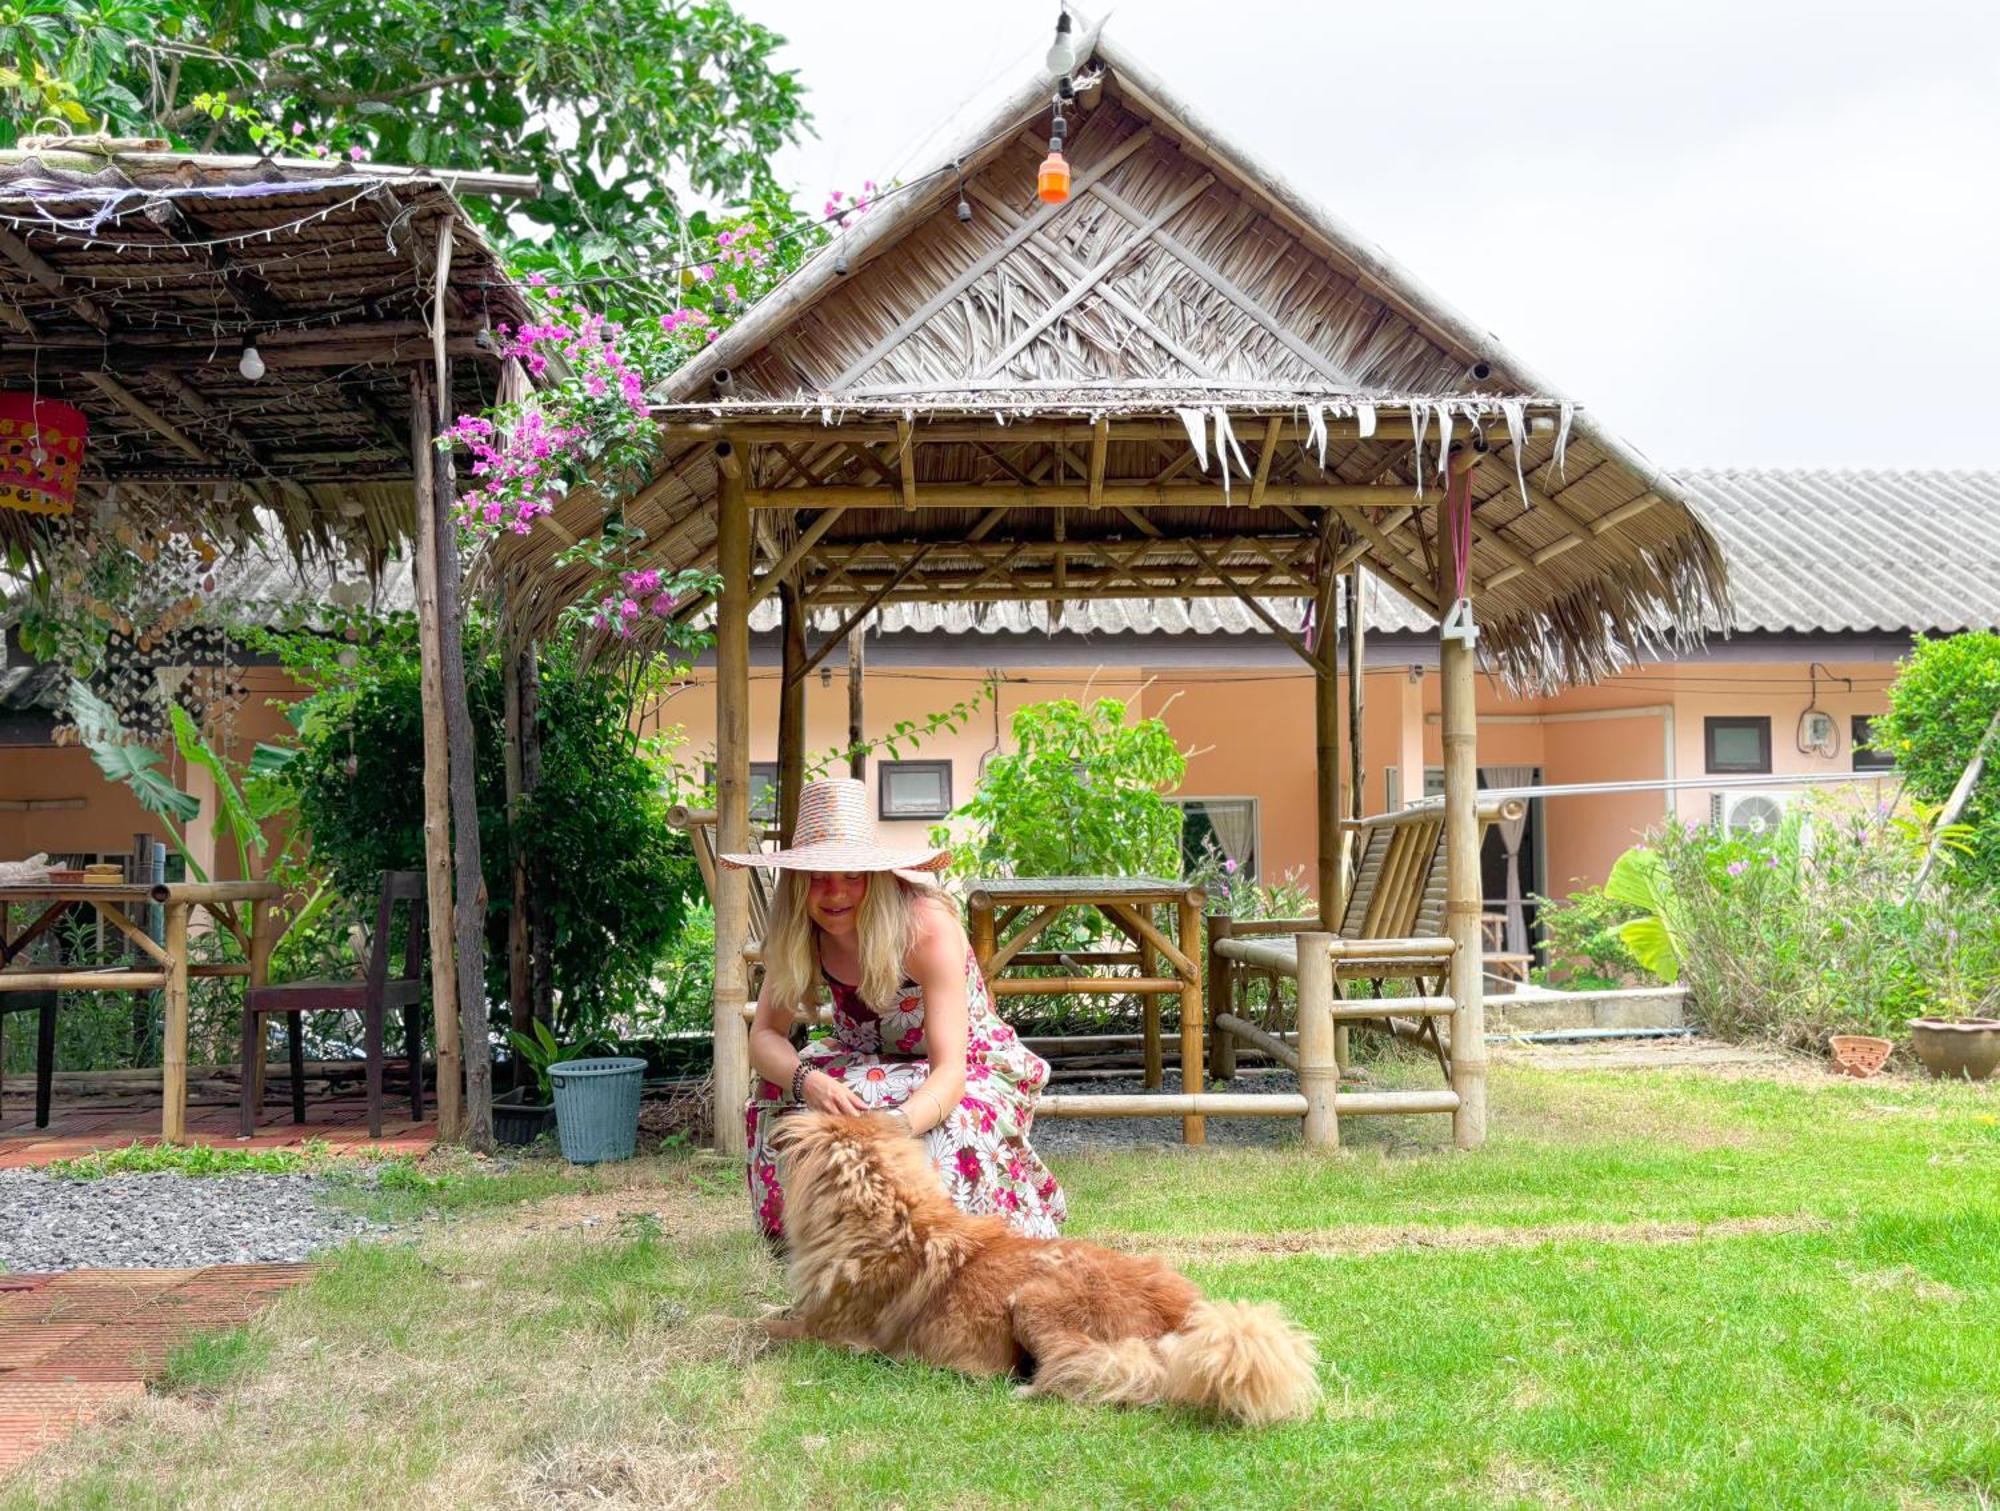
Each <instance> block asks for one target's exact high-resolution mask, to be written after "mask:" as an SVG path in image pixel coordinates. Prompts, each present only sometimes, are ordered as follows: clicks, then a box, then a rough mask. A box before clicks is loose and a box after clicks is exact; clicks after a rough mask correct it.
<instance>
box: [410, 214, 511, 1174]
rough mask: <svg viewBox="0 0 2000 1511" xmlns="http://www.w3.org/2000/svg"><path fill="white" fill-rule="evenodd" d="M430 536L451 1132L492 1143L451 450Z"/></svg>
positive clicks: (443, 459)
mask: <svg viewBox="0 0 2000 1511" xmlns="http://www.w3.org/2000/svg"><path fill="white" fill-rule="evenodd" d="M450 225H451V222H450V221H449V220H447V221H446V222H445V230H444V232H443V237H444V240H443V245H442V248H441V251H440V261H439V265H440V273H439V277H440V279H442V278H443V276H444V274H443V271H442V269H443V268H445V267H448V266H449V264H450V241H451V237H450V229H449V228H450ZM436 382H437V389H436V393H435V400H436V403H437V413H438V423H439V424H440V425H442V424H443V423H444V421H445V420H446V419H447V418H448V417H449V411H450V408H451V364H450V361H449V359H448V358H446V357H443V356H439V357H438V358H437V378H436ZM426 504H428V507H429V511H430V514H429V525H430V529H431V530H432V532H433V533H435V535H436V536H437V580H438V596H437V605H438V651H439V657H438V660H439V667H440V670H441V671H442V672H443V690H444V726H445V748H446V751H447V752H448V754H449V757H450V764H449V766H448V768H447V772H448V777H447V782H446V791H447V792H448V794H449V795H450V799H451V838H452V870H453V881H454V884H455V886H454V893H453V897H452V922H453V933H454V937H455V938H456V940H457V946H458V949H457V960H458V1033H459V1043H460V1046H461V1053H462V1055H463V1057H464V1066H465V1101H464V1103H463V1107H462V1111H461V1115H460V1118H459V1133H460V1136H461V1137H462V1138H463V1140H464V1141H465V1143H466V1145H467V1146H468V1147H469V1148H473V1149H478V1150H490V1149H492V1147H493V1045H492V1031H491V1027H490V1025H489V1023H488V1021H487V1013H486V875H485V872H484V870H483V869H482V867H481V864H480V857H479V799H478V796H477V789H476V787H475V786H474V777H475V772H474V770H473V759H474V757H473V739H472V708H471V704H470V701H469V700H468V699H467V697H466V690H465V608H464V604H463V603H462V602H461V600H460V594H461V591H462V583H461V582H460V568H459V560H458V522H457V520H456V519H455V518H454V515H455V513H456V504H457V498H456V493H455V490H454V488H453V485H452V461H451V452H450V451H448V450H440V451H439V452H438V454H437V458H436V461H435V464H434V465H433V467H432V469H431V488H430V496H429V498H428V499H427V500H426V499H424V498H419V499H418V506H419V507H418V515H417V518H418V527H419V528H420V529H421V528H422V527H423V521H424V513H423V509H424V506H425V505H426Z"/></svg>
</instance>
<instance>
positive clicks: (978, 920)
mask: <svg viewBox="0 0 2000 1511" xmlns="http://www.w3.org/2000/svg"><path fill="white" fill-rule="evenodd" d="M968 916H969V919H970V923H971V929H970V932H971V935H972V958H973V959H974V960H975V961H976V962H978V965H979V974H980V975H981V976H983V977H985V978H986V985H987V988H988V989H989V990H991V988H992V986H993V977H992V976H991V974H989V972H988V971H987V968H986V963H987V962H988V961H989V960H991V959H992V958H993V956H994V954H995V953H996V952H997V951H998V949H999V947H1000V940H999V931H998V930H997V929H996V928H995V927H994V923H993V910H992V909H991V908H990V907H984V906H982V905H980V904H979V903H977V902H975V903H973V904H972V905H971V907H970V908H969V909H968Z"/></svg>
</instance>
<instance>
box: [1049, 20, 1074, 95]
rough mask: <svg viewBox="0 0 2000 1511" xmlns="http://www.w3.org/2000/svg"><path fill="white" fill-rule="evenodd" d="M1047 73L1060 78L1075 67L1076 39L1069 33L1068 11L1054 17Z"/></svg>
mask: <svg viewBox="0 0 2000 1511" xmlns="http://www.w3.org/2000/svg"><path fill="white" fill-rule="evenodd" d="M1048 64H1049V73H1050V74H1051V75H1052V76H1054V77H1055V78H1058V79H1060V78H1062V77H1063V76H1064V75H1065V74H1067V73H1070V72H1072V71H1073V70H1074V69H1075V68H1076V39H1075V38H1074V37H1072V36H1071V35H1070V30H1069V12H1068V11H1064V12H1063V13H1062V14H1061V15H1060V16H1058V17H1056V39H1055V41H1054V42H1053V43H1052V44H1050V47H1049V57H1048Z"/></svg>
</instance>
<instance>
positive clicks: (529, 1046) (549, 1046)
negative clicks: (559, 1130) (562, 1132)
mask: <svg viewBox="0 0 2000 1511" xmlns="http://www.w3.org/2000/svg"><path fill="white" fill-rule="evenodd" d="M529 1027H530V1028H531V1029H532V1030H533V1032H532V1033H528V1034H524V1033H522V1032H520V1031H519V1030H518V1029H509V1030H508V1031H507V1041H508V1043H510V1044H512V1045H513V1046H514V1054H515V1056H516V1057H517V1058H518V1059H519V1060H520V1061H521V1063H522V1064H524V1065H526V1066H527V1067H528V1068H529V1069H530V1070H532V1071H533V1072H534V1073H535V1081H534V1084H533V1085H532V1086H517V1087H515V1088H514V1089H513V1090H512V1091H509V1092H505V1093H503V1094H501V1095H500V1096H497V1097H495V1098H494V1099H493V1136H494V1137H495V1138H496V1139H498V1140H499V1141H500V1142H501V1143H503V1144H514V1145H521V1144H532V1143H533V1142H534V1141H535V1140H536V1139H538V1138H540V1137H541V1136H542V1135H543V1134H544V1133H547V1132H548V1131H549V1130H550V1129H551V1128H553V1127H555V1125H556V1099H555V1088H554V1086H553V1085H552V1084H551V1082H550V1080H549V1067H550V1066H551V1065H554V1064H556V1063H558V1062H559V1061H562V1060H570V1059H574V1058H576V1056H578V1055H580V1054H584V1053H586V1052H588V1051H589V1050H590V1049H592V1048H593V1047H595V1046H593V1045H590V1044H579V1045H575V1046H573V1047H569V1048H565V1047H564V1046H563V1045H561V1044H559V1043H558V1042H557V1041H556V1036H555V1035H554V1034H553V1033H551V1032H550V1031H549V1026H548V1024H546V1023H544V1022H543V1021H542V1020H541V1019H540V1018H537V1019H535V1020H534V1021H533V1022H532V1023H530V1024H529Z"/></svg>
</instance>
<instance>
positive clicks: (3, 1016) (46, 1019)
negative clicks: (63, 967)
mask: <svg viewBox="0 0 2000 1511" xmlns="http://www.w3.org/2000/svg"><path fill="white" fill-rule="evenodd" d="M33 1012H38V1013H40V1014H41V1022H40V1024H39V1025H38V1028H39V1031H38V1032H37V1034H36V1036H35V1126H36V1127H37V1128H46V1127H48V1126H49V1108H50V1105H51V1103H52V1101H53V1099H54V1095H55V1071H56V994H55V993H54V992H0V1053H4V1052H5V1049H6V1044H7V1034H6V1025H7V1015H8V1014H9V1013H33ZM5 1075H6V1072H5V1071H4V1070H0V1084H4V1078H5Z"/></svg>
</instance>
